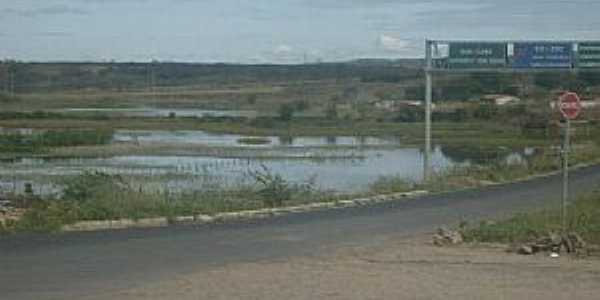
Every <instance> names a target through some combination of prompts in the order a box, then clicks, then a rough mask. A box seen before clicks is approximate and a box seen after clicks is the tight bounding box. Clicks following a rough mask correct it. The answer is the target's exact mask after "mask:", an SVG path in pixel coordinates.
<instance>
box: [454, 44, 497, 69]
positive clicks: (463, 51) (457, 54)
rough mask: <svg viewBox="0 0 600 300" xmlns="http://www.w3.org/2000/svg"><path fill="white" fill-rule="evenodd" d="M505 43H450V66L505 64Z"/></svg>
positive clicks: (474, 66) (466, 66)
mask: <svg viewBox="0 0 600 300" xmlns="http://www.w3.org/2000/svg"><path fill="white" fill-rule="evenodd" d="M507 55H508V50H507V44H506V43H491V42H490V43H451V44H450V45H449V57H448V66H449V67H450V68H490V67H504V66H506V61H507V57H508V56H507Z"/></svg>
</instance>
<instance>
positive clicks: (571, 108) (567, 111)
mask: <svg viewBox="0 0 600 300" xmlns="http://www.w3.org/2000/svg"><path fill="white" fill-rule="evenodd" d="M558 109H559V110H560V113H561V114H562V116H563V118H564V120H565V125H564V134H563V146H562V151H561V156H562V159H563V163H562V166H563V188H562V202H561V213H560V219H561V226H562V227H561V228H562V231H563V233H565V232H566V229H567V203H568V200H569V152H570V143H571V141H570V139H571V120H573V119H575V118H577V116H578V115H579V113H580V112H581V101H580V99H579V96H578V95H577V94H575V93H572V92H567V93H565V94H563V95H562V96H561V97H560V98H559V100H558Z"/></svg>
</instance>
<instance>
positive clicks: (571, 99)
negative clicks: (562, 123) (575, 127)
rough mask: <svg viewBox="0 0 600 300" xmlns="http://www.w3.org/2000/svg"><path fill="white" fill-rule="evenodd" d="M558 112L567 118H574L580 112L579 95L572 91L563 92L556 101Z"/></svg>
mask: <svg viewBox="0 0 600 300" xmlns="http://www.w3.org/2000/svg"><path fill="white" fill-rule="evenodd" d="M558 107H559V109H560V113H561V114H562V115H563V117H564V118H565V119H566V120H567V121H568V120H573V119H576V118H577V116H579V113H580V112H581V100H580V99H579V96H578V95H577V94H575V93H572V92H566V93H564V94H563V95H562V96H561V97H560V99H559V103H558Z"/></svg>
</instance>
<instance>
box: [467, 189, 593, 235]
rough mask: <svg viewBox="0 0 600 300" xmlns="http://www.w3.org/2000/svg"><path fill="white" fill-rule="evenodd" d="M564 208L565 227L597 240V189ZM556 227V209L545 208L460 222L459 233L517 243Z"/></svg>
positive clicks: (552, 230) (556, 228)
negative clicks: (503, 217)
mask: <svg viewBox="0 0 600 300" xmlns="http://www.w3.org/2000/svg"><path fill="white" fill-rule="evenodd" d="M567 211H568V213H567V216H568V222H567V229H568V231H569V232H576V233H578V234H579V235H581V236H582V237H583V238H584V239H585V240H586V241H588V242H591V243H595V244H600V193H598V192H596V193H593V194H591V195H587V196H584V197H581V198H579V199H578V200H576V201H575V202H574V203H573V204H572V205H571V206H569V207H568V210H567ZM560 230H561V220H560V210H559V209H546V210H541V211H536V212H531V213H522V214H518V215H516V216H514V217H511V218H509V219H506V220H502V221H499V222H481V223H480V224H477V225H475V226H469V225H463V228H462V233H463V235H464V237H465V239H466V240H467V241H476V242H500V243H519V242H527V241H530V240H532V239H536V238H539V237H541V236H543V235H546V234H548V233H550V232H560Z"/></svg>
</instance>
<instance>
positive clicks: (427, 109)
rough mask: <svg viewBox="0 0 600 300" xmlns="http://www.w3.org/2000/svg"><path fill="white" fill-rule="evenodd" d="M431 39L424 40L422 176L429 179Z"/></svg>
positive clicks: (431, 83) (431, 81)
mask: <svg viewBox="0 0 600 300" xmlns="http://www.w3.org/2000/svg"><path fill="white" fill-rule="evenodd" d="M431 50H432V49H431V41H429V40H426V41H425V58H426V64H425V81H426V82H425V152H424V155H423V178H424V180H425V181H427V180H429V179H431V160H430V159H431V157H430V156H431V98H432V94H433V92H432V85H433V80H432V74H431V69H432V67H433V64H432V53H431Z"/></svg>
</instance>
